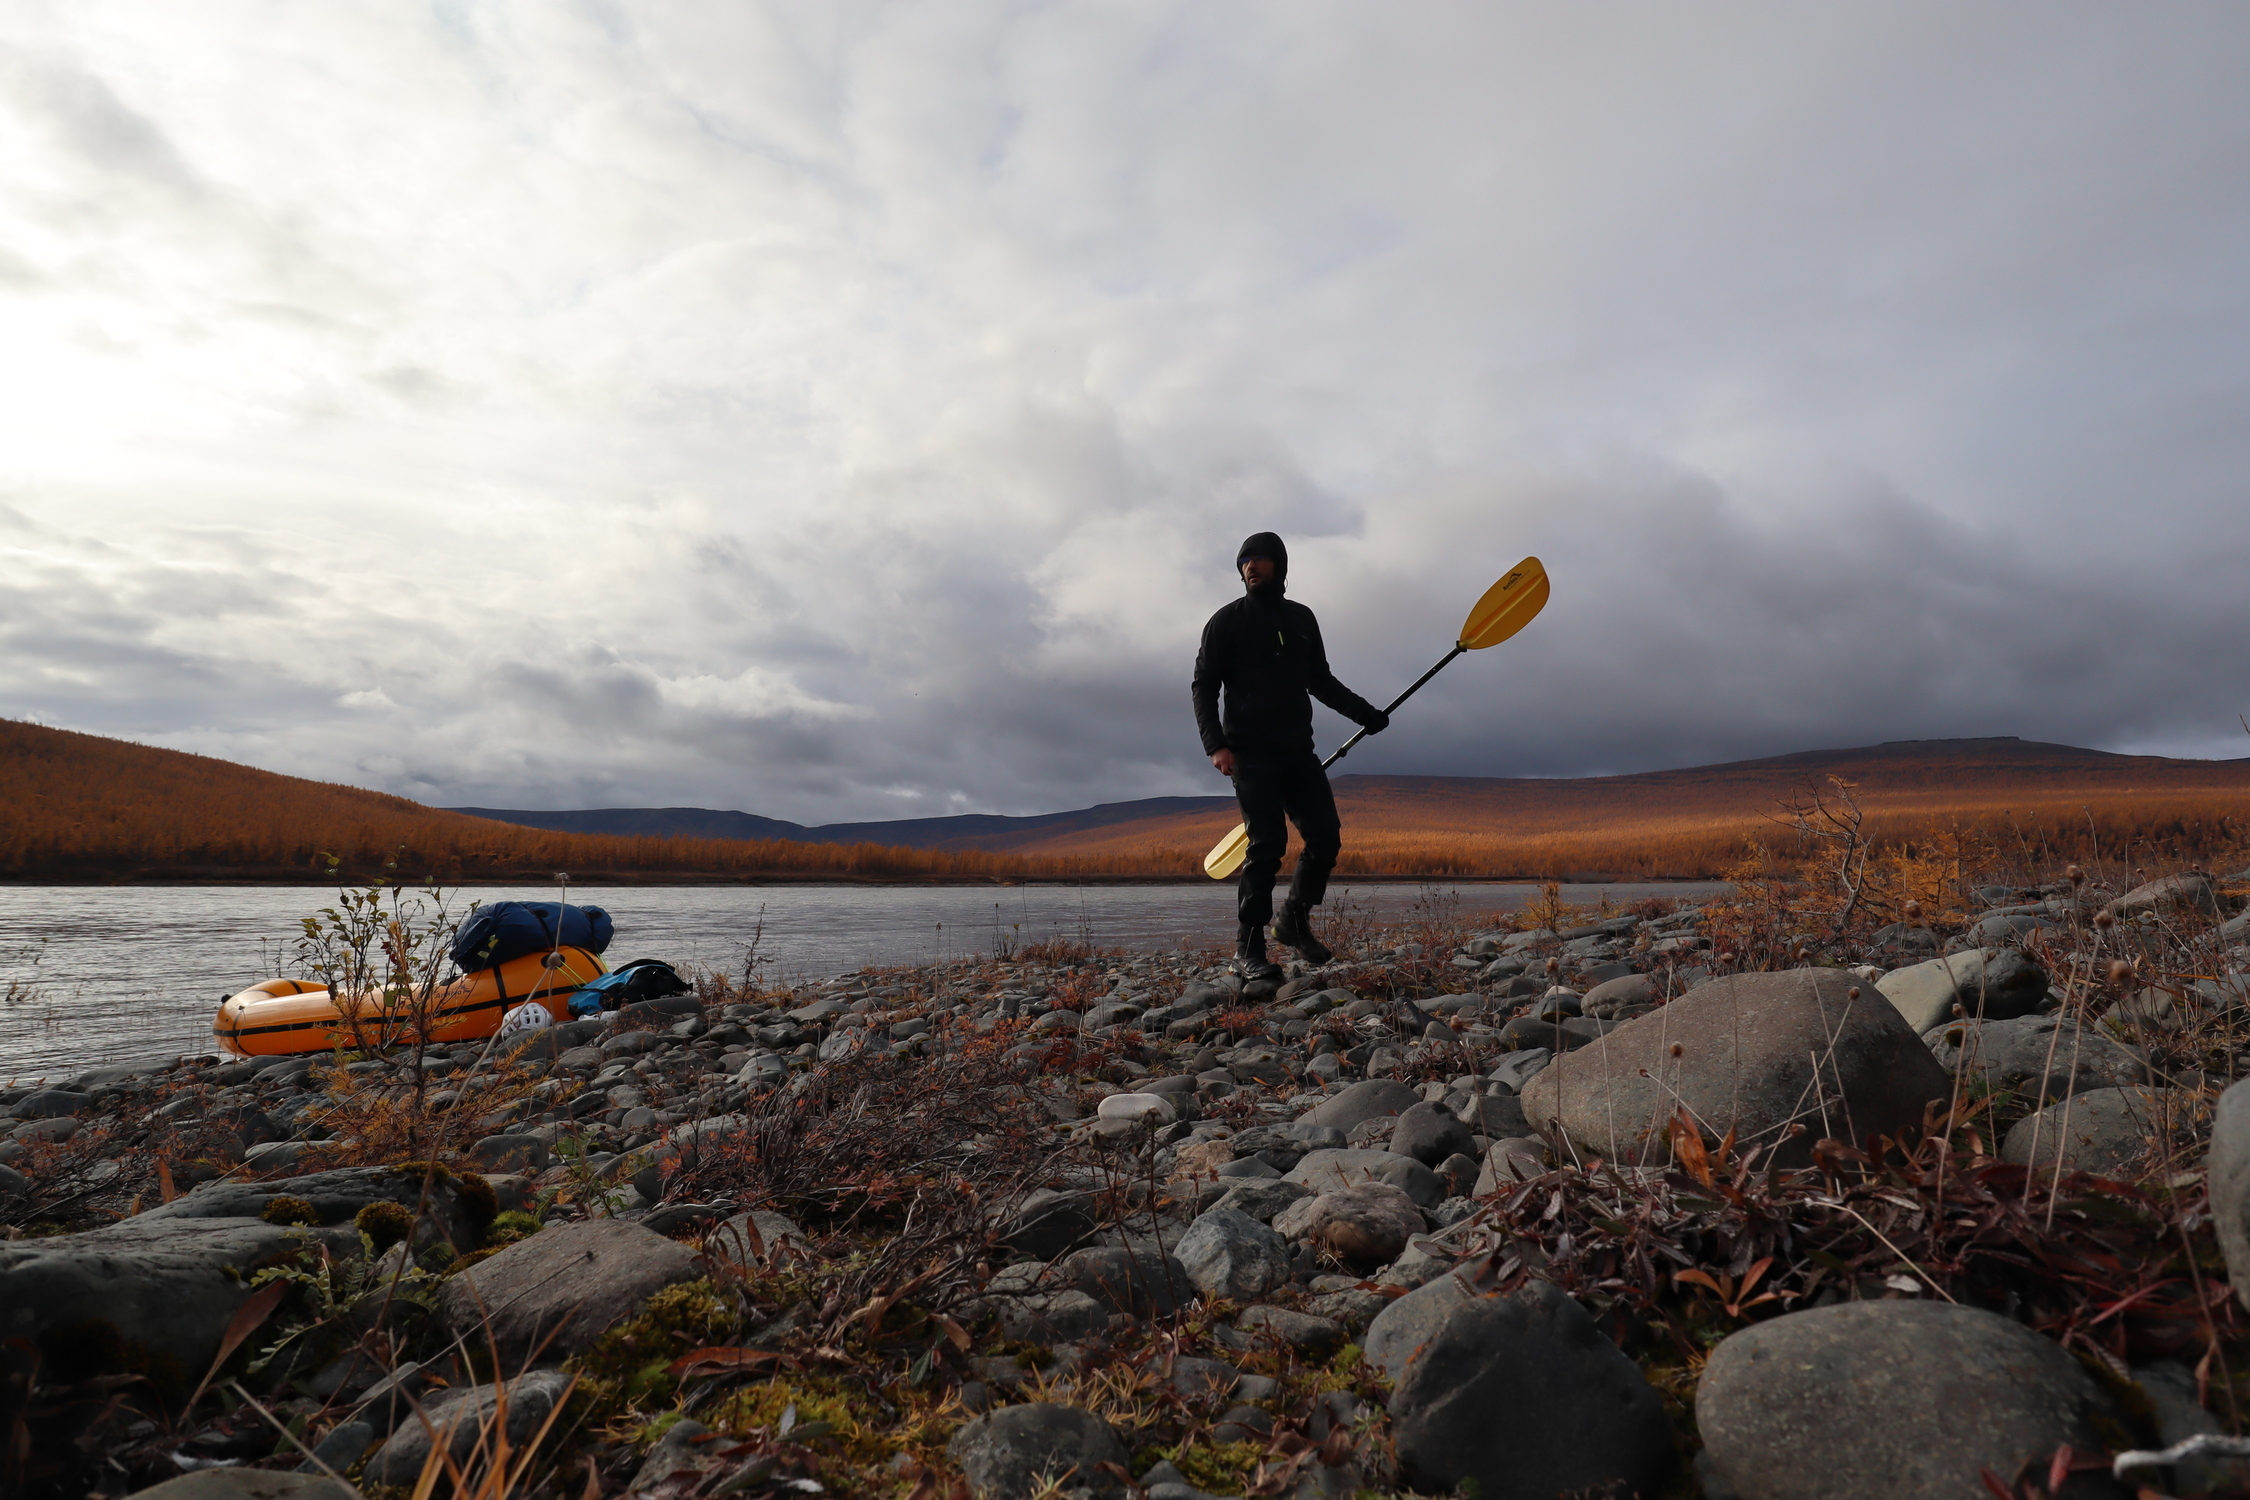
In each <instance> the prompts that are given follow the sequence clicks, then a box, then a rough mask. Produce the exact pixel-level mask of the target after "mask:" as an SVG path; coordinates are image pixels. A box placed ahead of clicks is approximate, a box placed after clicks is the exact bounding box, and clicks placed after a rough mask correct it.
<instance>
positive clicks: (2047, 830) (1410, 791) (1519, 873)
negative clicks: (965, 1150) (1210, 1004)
mask: <svg viewBox="0 0 2250 1500" xmlns="http://www.w3.org/2000/svg"><path fill="white" fill-rule="evenodd" d="M1936 745H1937V747H1938V748H1936V749H1924V748H1920V747H1916V746H1906V747H1893V746H1880V747H1876V748H1875V750H1873V751H1850V752H1836V753H1834V754H1833V755H1826V756H1822V755H1804V756H1785V757H1779V758H1776V759H1774V760H1771V761H1757V762H1742V763H1739V764H1737V765H1734V766H1720V767H1707V768H1701V769H1698V770H1693V771H1664V772H1651V773H1647V774H1643V775H1633V776H1617V777H1602V778H1589V779H1579V780H1557V781H1529V780H1505V779H1493V778H1460V777H1359V776H1347V777H1340V778H1338V780H1337V783H1336V787H1337V797H1338V803H1339V806H1340V807H1341V809H1342V812H1343V816H1344V823H1345V827H1346V830H1347V837H1346V846H1345V851H1344V856H1343V860H1342V862H1341V864H1340V866H1339V870H1340V872H1341V873H1343V874H1344V875H1347V876H1369V877H1386V878H1411V877H1416V876H1434V877H1439V878H1444V879H1478V878H1482V879H1549V878H1552V879H1562V880H1580V881H1599V880H1613V881H1617V880H1667V879H1714V878H1720V877H1723V876H1725V875H1727V874H1728V873H1730V872H1731V871H1733V870H1734V869H1736V868H1737V867H1738V866H1739V864H1740V862H1741V861H1742V859H1743V857H1744V852H1745V850H1746V849H1756V850H1760V851H1771V852H1772V853H1773V854H1776V855H1779V856H1783V857H1795V856H1796V855H1799V854H1802V853H1805V852H1807V851H1809V849H1810V848H1811V845H1812V843H1813V842H1817V840H1815V839H1814V838H1813V835H1812V834H1810V833H1809V832H1808V831H1807V830H1806V829H1805V828H1804V827H1802V826H1800V823H1799V820H1797V819H1795V818H1794V817H1792V816H1790V815H1788V814H1786V813H1777V810H1776V809H1777V804H1780V803H1786V802H1789V801H1790V800H1791V799H1793V798H1797V797H1801V796H1803V795H1805V794H1806V792H1807V791H1808V789H1812V788H1823V789H1824V788H1826V787H1827V786H1828V785H1830V783H1829V782H1828V781H1827V779H1826V778H1827V777H1828V776H1829V775H1830V774H1836V773H1835V772H1832V771H1830V770H1824V769H1823V768H1824V767H1831V765H1832V764H1833V766H1834V767H1839V768H1841V774H1847V775H1849V776H1850V777H1851V778H1852V780H1853V781H1854V782H1855V783H1856V784H1855V785H1854V786H1853V787H1852V792H1851V795H1852V797H1853V799H1854V807H1855V812H1856V815H1857V817H1858V819H1859V822H1858V836H1859V837H1860V838H1861V839H1862V840H1863V842H1864V843H1865V844H1866V845H1867V846H1868V847H1869V848H1872V849H1878V850H1883V851H1887V852H1889V853H1890V854H1893V855H1901V854H1903V855H1910V856H1913V857H1922V856H1923V855H1927V854H1929V853H1931V852H1932V851H1935V850H1940V849H1943V848H1945V847H1949V841H1951V843H1952V844H1958V843H1959V842H1960V841H1961V840H1964V839H1966V840H1969V841H1971V842H1978V843H1981V844H1982V845H1988V846H1990V847H1993V848H1998V849H2006V850H2009V851H2011V857H2020V858H2026V859H2036V860H2040V861H2044V862H2045V863H2047V864H2050V865H2052V864H2056V863H2059V862H2068V861H2071V860H2078V861H2085V860H2089V859H2115V860H2119V861H2122V862H2124V863H2126V864H2151V865H2153V864H2167V865H2185V864H2205V865H2215V864H2219V863H2223V862H2226V861H2228V860H2230V859H2232V858H2234V857H2235V856H2236V854H2237V853H2238V852H2239V851H2240V850H2241V849H2242V848H2243V844H2244V835H2245V830H2246V829H2250V762H2244V761H2231V762H2230V761H2169V760H2161V759H2157V758H2154V757H2146V756H2118V755H2103V754H2100V753H2098V752H2093V751H2080V750H2072V749H2070V748H2069V747H2065V746H2041V745H2027V744H2024V743H2023V742H2020V741H2013V740H2006V741H2002V740H1989V741H1951V742H1936ZM1941 752H1942V753H1941ZM1823 794H1824V795H1825V794H1826V793H1825V791H1824V792H1823ZM1233 821H1234V815H1233V813H1232V810H1231V809H1229V808H1226V807H1224V806H1223V805H1222V806H1221V807H1220V808H1218V809H1217V810H1215V811H1211V812H1203V813H1192V814H1171V815H1167V816H1155V817H1135V818H1127V819H1125V820H1123V821H1120V822H1118V823H1116V824H1114V825H1111V826H1107V827H1101V828H1092V829H1079V830H1073V831H1070V832H1067V833H1060V834H1038V835H1029V834H1027V835H1025V836H1023V837H1022V839H1021V840H1020V841H1019V842H1018V844H1017V845H1016V846H1015V847H1006V848H1002V847H989V846H987V847H954V848H942V849H940V848H909V847H901V846H896V845H883V844H873V843H859V844H818V843H799V842H794V841H791V840H786V839H757V840H753V839H739V840H738V839H702V838H684V837H671V838H657V837H625V836H614V835H594V834H571V833H557V832H550V831H547V830H543V829H536V828H527V827H522V826H519V825H516V824H511V823H501V822H495V821H492V820H490V819H485V818H477V817H470V816H467V815H464V814H460V813H452V812H446V811H444V810H442V809H439V808H432V807H425V806H423V805H422V804H420V803H416V802H411V801H408V800H407V799H405V798H403V797H392V796H387V795H385V794H383V793H379V792H369V791H363V790H361V789H359V788H356V787H346V786H337V785H332V784H329V783H324V782H314V781H306V780H303V779H300V778H297V777H292V776H280V775H276V774H274V773H272V772H267V771H260V770H256V769H254V768H251V767H248V766H240V765H235V764H233V763H231V762H228V761H223V760H217V759H213V758H211V757H208V756H201V755H190V754H186V753H183V752H180V751H174V750H161V749H155V748H152V747H149V746H145V745H135V744H130V743H128V742H126V741H122V740H112V739H105V738H102V737H100V736H96V735H86V734H77V733H73V732H70V731H66V730H57V729H49V728H46V727H44V726H41V725H36V724H22V723H14V722H9V721H5V720H0V880H15V881H50V882H63V883H69V882H78V881H167V880H170V881H194V880H238V881H239V880H255V881H288V880H304V881H308V882H315V883H325V882H328V881H331V880H334V879H337V878H339V877H341V878H344V879H352V878H356V877H359V876H363V875H369V874H374V873H378V872H383V871H390V872H393V873H395V874H397V875H401V876H405V877H408V878H412V879H417V880H419V879H423V878H425V877H426V878H432V879H436V880H440V881H444V882H447V883H479V882H489V881H519V880H525V879H540V880H544V879H546V878H548V877H549V876H551V874H552V873H553V872H555V871H557V870H568V871H570V872H571V873H572V875H573V876H574V877H575V878H577V879H580V880H596V881H703V880H718V881H736V880H741V881H755V880H792V881H817V880H838V881H996V882H1011V881H1021V880H1070V879H1105V878H1106V879H1119V878H1127V879H1130V878H1138V879H1165V878H1170V879H1192V878H1194V876H1195V874H1196V872H1197V870H1198V869H1199V867H1200V862H1201V860H1202V857H1203V852H1204V851H1205V850H1206V849H1208V848H1209V847H1210V846H1211V844H1212V843H1213V842H1214V841H1215V840H1216V839H1217V838H1218V837H1219V836H1220V835H1221V834H1222V833H1224V832H1225V831H1226V829H1227V827H1228V826H1229V825H1231V823H1232V822H1233ZM980 839H983V840H984V841H985V842H989V840H988V838H985V837H984V836H980Z"/></svg>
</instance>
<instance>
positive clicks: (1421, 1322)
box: [1360, 1272, 1479, 1381]
mask: <svg viewBox="0 0 2250 1500" xmlns="http://www.w3.org/2000/svg"><path fill="white" fill-rule="evenodd" d="M1478 1295H1479V1294H1478V1293H1477V1292H1476V1291H1475V1290H1474V1289H1473V1288H1471V1287H1470V1285H1469V1283H1468V1282H1467V1281H1466V1280H1465V1279H1463V1278H1462V1277H1461V1275H1460V1274H1459V1273H1457V1272H1448V1273H1446V1274H1444V1275H1441V1276H1438V1277H1436V1278H1435V1279H1433V1280H1430V1281H1426V1282H1424V1283H1422V1285H1420V1286H1418V1287H1416V1288H1415V1289H1414V1290H1413V1291H1411V1292H1408V1293H1407V1294H1406V1295H1405V1296H1403V1297H1399V1298H1395V1299H1393V1300H1392V1301H1391V1303H1390V1304H1389V1305H1388V1306H1386V1307H1385V1308H1384V1309H1383V1310H1382V1311H1381V1312H1379V1313H1377V1314H1376V1315H1375V1321H1374V1322H1372V1323H1369V1324H1368V1325H1367V1332H1366V1334H1365V1335H1364V1336H1363V1337H1362V1338H1361V1339H1360V1349H1361V1350H1362V1352H1364V1353H1365V1354H1366V1356H1367V1362H1368V1363H1369V1364H1371V1365H1373V1366H1374V1367H1375V1368H1376V1369H1378V1370H1381V1371H1382V1372H1383V1373H1384V1374H1385V1375H1388V1376H1390V1377H1391V1379H1392V1380H1394V1381H1395V1380H1397V1379H1398V1377H1399V1372H1400V1371H1401V1370H1403V1369H1404V1368H1405V1366H1406V1361H1407V1359H1408V1358H1409V1357H1410V1356H1412V1355H1414V1354H1416V1353H1418V1352H1419V1351H1420V1350H1421V1349H1422V1348H1423V1347H1424V1346H1426V1345H1427V1344H1428V1343H1429V1342H1430V1341H1431V1340H1432V1339H1434V1338H1436V1337H1437V1333H1438V1330H1439V1329H1440V1328H1442V1327H1444V1326H1445V1320H1446V1319H1447V1318H1449V1317H1451V1316H1452V1315H1453V1309H1455V1308H1456V1307H1459V1306H1460V1305H1461V1304H1462V1303H1464V1302H1471V1301H1474V1300H1475V1299H1476V1297H1477V1296H1478Z"/></svg>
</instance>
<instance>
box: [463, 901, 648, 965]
mask: <svg viewBox="0 0 2250 1500" xmlns="http://www.w3.org/2000/svg"><path fill="white" fill-rule="evenodd" d="M558 925H559V926H560V928H561V930H560V931H559V932H558V931H557V930H556V929H557V927H558ZM613 930H614V929H613V928H612V926H611V924H610V920H609V913H608V912H606V911H603V910H602V909H601V908H600V907H598V906H566V905H564V904H563V903H562V902H559V901H495V902H493V903H492V904H491V905H490V906H480V907H478V908H477V909H476V911H475V912H473V913H471V915H470V917H469V920H468V921H466V922H463V923H462V924H461V930H460V932H459V933H457V934H455V936H454V939H453V964H454V967H455V968H457V969H459V970H460V971H461V972H462V973H464V974H468V973H473V972H475V971H476V970H478V969H497V968H499V967H500V965H502V964H504V963H507V962H509V961H511V960H513V959H518V958H522V957H524V956H525V955H526V954H531V953H545V952H548V951H549V950H550V949H554V948H583V949H585V950H586V951H587V952H589V953H599V952H601V951H602V950H603V949H604V948H607V947H608V946H609V940H610V937H611V935H612V932H613Z"/></svg>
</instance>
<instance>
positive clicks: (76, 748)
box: [0, 719, 1078, 881]
mask: <svg viewBox="0 0 2250 1500" xmlns="http://www.w3.org/2000/svg"><path fill="white" fill-rule="evenodd" d="M737 816H738V817H739V816H745V815H741V814H738V815H737ZM331 858H333V859H334V860H335V861H336V864H335V865H334V866H331V863H330V861H331ZM1054 863H1055V864H1056V865H1057V867H1058V868H1063V867H1068V868H1072V869H1076V868H1078V866H1077V865H1075V864H1074V863H1073V862H1072V861H1069V860H1062V861H1056V862H1054ZM1022 865H1023V861H1021V860H1016V859H1011V858H997V859H996V858H994V857H992V856H989V855H983V854H976V853H964V854H947V853H941V852H936V851H930V850H920V849H881V848H876V847H873V846H870V845H867V844H852V845H844V844H809V843H805V842H802V841H798V840H779V839H772V840H745V839H701V838H668V837H650V836H645V835H643V836H633V837H599V836H590V835H586V834H577V833H568V832H564V833H553V832H545V831H541V830H537V829H530V828H522V827H517V826H515V825H513V824H509V823H503V822H495V821H492V820H490V819H485V818H475V817H467V816H464V815H462V814H460V813H456V812H448V811H446V810H444V809H442V808H435V807H424V806H423V805H422V804H421V803H419V802H410V801H408V800H407V799H406V798H404V797H392V796H387V795H385V794H384V793H381V792H370V791H364V790H362V789H360V788H358V787H349V786H337V785H334V784H331V783H328V782H320V781H308V780H305V779H303V778H302V777H297V776H280V775H276V774H275V773H273V772H271V771H260V770H257V769H255V768H253V767H250V766H242V765H236V764H234V763H233V762H232V761H224V760H218V759H215V758H213V757H211V756H207V755H190V754H187V753H185V752H183V751H179V750H160V749H157V748H155V747H153V746H149V745H136V744H133V743H131V742H130V741H127V740H115V739H107V738H104V737H103V736H100V735H93V734H78V733H75V732H73V731H70V730H65V729H50V728H47V727H46V726H44V725H40V724H25V723H19V722H15V721H12V720H5V719H0V879H11V880H62V881H79V880H136V879H151V880H181V879H190V880H192V879H214V880H218V879H226V880H297V879H303V880H327V879H330V878H333V876H332V874H331V871H332V869H333V870H334V871H336V872H339V873H341V874H343V875H345V876H348V877H356V876H365V875H371V874H376V873H383V872H388V873H391V874H393V875H396V876H400V877H403V878H406V879H409V880H419V879H421V878H422V877H423V876H425V875H436V876H438V877H439V878H441V879H446V880H486V879H519V880H520V879H545V878H548V877H550V876H552V874H553V873H554V872H555V871H558V870H568V871H570V872H572V873H573V875H574V876H576V877H578V878H581V879H585V878H596V877H603V876H615V877H620V878H633V877H640V878H682V877H686V878H696V877H702V878H710V877H718V878H742V879H755V878H789V879H808V878H810V879H820V878H870V879H898V878H908V879H913V878H964V877H966V878H989V877H993V876H1014V875H1016V874H1018V873H1019V872H1020V870H1021V868H1022Z"/></svg>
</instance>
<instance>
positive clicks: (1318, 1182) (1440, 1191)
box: [1281, 1148, 1446, 1208]
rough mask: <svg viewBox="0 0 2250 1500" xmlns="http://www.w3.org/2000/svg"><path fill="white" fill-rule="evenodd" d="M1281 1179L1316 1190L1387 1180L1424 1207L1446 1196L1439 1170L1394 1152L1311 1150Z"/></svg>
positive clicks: (1283, 1174)
mask: <svg viewBox="0 0 2250 1500" xmlns="http://www.w3.org/2000/svg"><path fill="white" fill-rule="evenodd" d="M1281 1180H1282V1181H1283V1182H1293V1183H1296V1184H1298V1185H1299V1186H1302V1187H1307V1188H1310V1189H1312V1190H1313V1191H1314V1192H1316V1193H1323V1192H1329V1191H1331V1190H1333V1189H1336V1188H1343V1187H1356V1186H1358V1185H1359V1184H1360V1183H1363V1182H1381V1183H1388V1184H1389V1185H1390V1186H1392V1187H1395V1188H1397V1189H1398V1190H1399V1191H1400V1192H1402V1193H1404V1194H1406V1196H1407V1197H1409V1198H1411V1199H1413V1200H1414V1201H1415V1203H1417V1204H1418V1205H1420V1206H1421V1207H1423V1208H1435V1207H1436V1206H1437V1205H1438V1204H1439V1203H1441V1202H1443V1201H1444V1200H1445V1196H1446V1194H1445V1187H1444V1184H1442V1183H1441V1182H1440V1181H1439V1180H1438V1177H1437V1174H1436V1173H1434V1172H1432V1171H1431V1170H1430V1169H1429V1168H1428V1167H1425V1166H1423V1165H1422V1164H1421V1163H1420V1162H1418V1161H1416V1160H1415V1159H1414V1158H1413V1157H1411V1156H1401V1155H1399V1154H1398V1153H1397V1152H1395V1151H1368V1150H1353V1149H1349V1148H1347V1149H1345V1150H1342V1151H1308V1152H1306V1153H1305V1154H1304V1156H1303V1157H1302V1158H1300V1159H1299V1161H1298V1162H1297V1165H1295V1166H1294V1167H1291V1168H1290V1169H1289V1170H1288V1171H1286V1172H1284V1173H1282V1174H1281Z"/></svg>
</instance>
